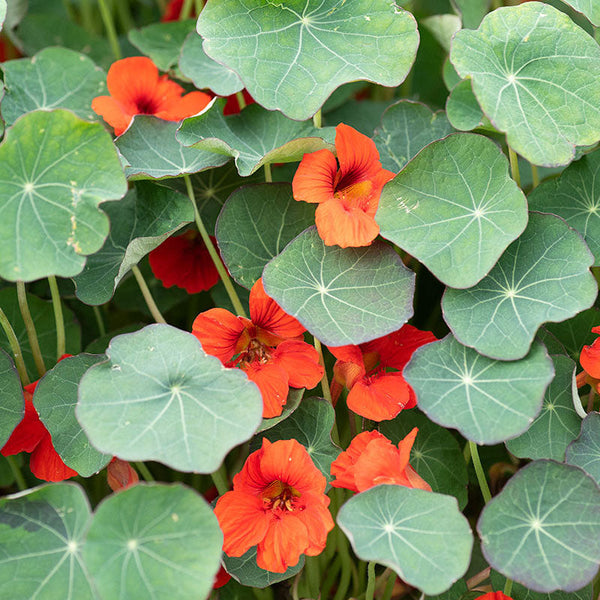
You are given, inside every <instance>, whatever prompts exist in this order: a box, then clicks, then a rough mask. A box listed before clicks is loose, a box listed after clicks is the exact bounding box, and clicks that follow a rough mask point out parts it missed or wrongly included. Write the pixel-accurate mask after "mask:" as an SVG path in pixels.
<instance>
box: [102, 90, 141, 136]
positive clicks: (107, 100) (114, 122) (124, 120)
mask: <svg viewBox="0 0 600 600" xmlns="http://www.w3.org/2000/svg"><path fill="white" fill-rule="evenodd" d="M92 110H93V111H94V112H95V113H96V114H97V115H100V116H101V117H102V118H103V119H104V120H105V121H106V122H107V123H108V124H109V125H110V126H111V127H112V128H113V129H114V130H115V135H121V134H122V133H123V132H124V131H125V130H126V129H127V128H128V127H129V123H131V120H132V119H133V115H134V114H135V112H136V109H135V107H134V106H133V105H129V103H128V104H122V103H120V102H119V101H117V100H115V99H114V98H112V97H111V96H98V97H97V98H94V99H93V100H92Z"/></svg>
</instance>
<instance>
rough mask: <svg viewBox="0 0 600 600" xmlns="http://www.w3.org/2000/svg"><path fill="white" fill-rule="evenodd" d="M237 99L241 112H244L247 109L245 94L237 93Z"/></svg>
mask: <svg viewBox="0 0 600 600" xmlns="http://www.w3.org/2000/svg"><path fill="white" fill-rule="evenodd" d="M235 97H236V98H237V101H238V104H239V105H240V112H242V111H243V110H244V109H245V108H246V98H244V92H237V93H236V94H235Z"/></svg>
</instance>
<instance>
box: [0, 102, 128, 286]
mask: <svg viewBox="0 0 600 600" xmlns="http://www.w3.org/2000/svg"><path fill="white" fill-rule="evenodd" d="M126 191H127V184H126V181H125V177H124V175H123V170H122V168H121V165H120V162H119V159H118V157H117V153H116V150H115V147H114V145H113V143H112V140H111V138H110V135H109V134H108V133H107V131H106V130H105V129H104V127H103V126H102V125H100V124H99V123H86V122H85V121H82V120H81V119H79V118H78V117H76V116H75V115H74V114H73V113H71V112H69V111H66V110H54V111H50V112H47V111H34V112H31V113H28V114H26V115H23V116H22V117H20V118H19V119H17V121H16V122H15V123H14V125H13V126H12V127H8V128H7V130H6V135H5V138H4V141H3V142H2V145H1V146H0V213H1V214H2V219H1V220H0V277H3V278H4V279H8V280H9V281H15V280H17V279H21V280H24V281H33V280H35V279H40V278H42V277H47V276H48V275H60V276H64V277H70V276H72V275H77V273H79V272H81V270H82V269H83V266H84V264H85V255H86V254H92V253H94V252H96V250H98V249H99V248H100V247H101V246H102V244H103V243H104V239H105V238H106V236H107V234H108V219H107V217H106V215H105V214H104V213H103V212H102V211H101V210H99V209H98V204H100V202H104V201H105V200H116V199H118V198H121V196H123V195H124V194H125V192H126Z"/></svg>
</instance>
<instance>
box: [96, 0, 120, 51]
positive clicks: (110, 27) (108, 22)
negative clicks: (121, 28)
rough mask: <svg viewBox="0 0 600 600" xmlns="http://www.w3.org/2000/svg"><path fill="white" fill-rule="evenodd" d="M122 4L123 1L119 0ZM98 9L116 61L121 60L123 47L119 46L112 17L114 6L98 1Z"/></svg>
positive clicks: (105, 0) (104, 0)
mask: <svg viewBox="0 0 600 600" xmlns="http://www.w3.org/2000/svg"><path fill="white" fill-rule="evenodd" d="M119 1H120V2H122V1H123V0H119ZM98 8H99V9H100V16H101V17H102V22H103V23H104V29H105V30H106V35H107V36H108V43H109V44H110V47H111V50H112V53H113V54H114V56H115V60H120V59H121V46H119V38H118V37H117V30H116V29H115V22H114V21H113V16H112V6H110V7H109V6H108V3H107V0H98Z"/></svg>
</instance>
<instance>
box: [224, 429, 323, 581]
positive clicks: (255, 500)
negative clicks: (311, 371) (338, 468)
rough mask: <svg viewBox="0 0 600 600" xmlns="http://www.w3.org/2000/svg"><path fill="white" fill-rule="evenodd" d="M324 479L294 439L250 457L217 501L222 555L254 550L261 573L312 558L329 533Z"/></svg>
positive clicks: (266, 444) (264, 447) (270, 445)
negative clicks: (301, 559)
mask: <svg viewBox="0 0 600 600" xmlns="http://www.w3.org/2000/svg"><path fill="white" fill-rule="evenodd" d="M325 486H326V480H325V477H324V476H323V475H322V474H321V472H320V471H319V469H317V467H315V465H314V463H313V461H312V459H311V458H310V455H309V454H308V452H307V451H306V449H305V448H304V446H302V445H301V444H300V443H299V442H297V441H296V440H293V439H292V440H279V441H277V442H273V443H271V442H269V440H267V439H266V438H263V443H262V448H261V449H260V450H257V451H256V452H253V453H252V454H251V455H250V456H249V457H248V460H247V461H246V463H245V464H244V467H243V468H242V470H241V471H240V472H239V473H238V474H237V475H236V476H235V477H234V478H233V491H231V492H227V493H225V494H224V495H223V496H221V497H220V498H219V500H218V501H217V505H216V506H215V515H216V516H217V519H218V520H219V525H220V527H221V530H222V531H223V536H224V542H223V551H224V552H225V554H227V555H228V556H242V554H244V553H245V552H247V551H248V550H249V549H250V548H252V547H253V546H256V547H257V548H256V550H257V553H256V562H257V564H258V566H259V567H260V568H261V569H266V570H267V571H272V572H274V573H283V572H284V571H286V570H287V568H288V567H293V566H294V565H296V564H297V563H298V560H299V559H300V555H301V554H306V555H307V556H316V555H317V554H320V553H321V552H322V550H323V549H324V548H325V544H326V541H327V534H328V533H329V531H331V530H332V529H333V519H332V518H331V514H330V513H329V510H328V508H327V507H328V506H329V498H328V497H327V496H326V495H325Z"/></svg>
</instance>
